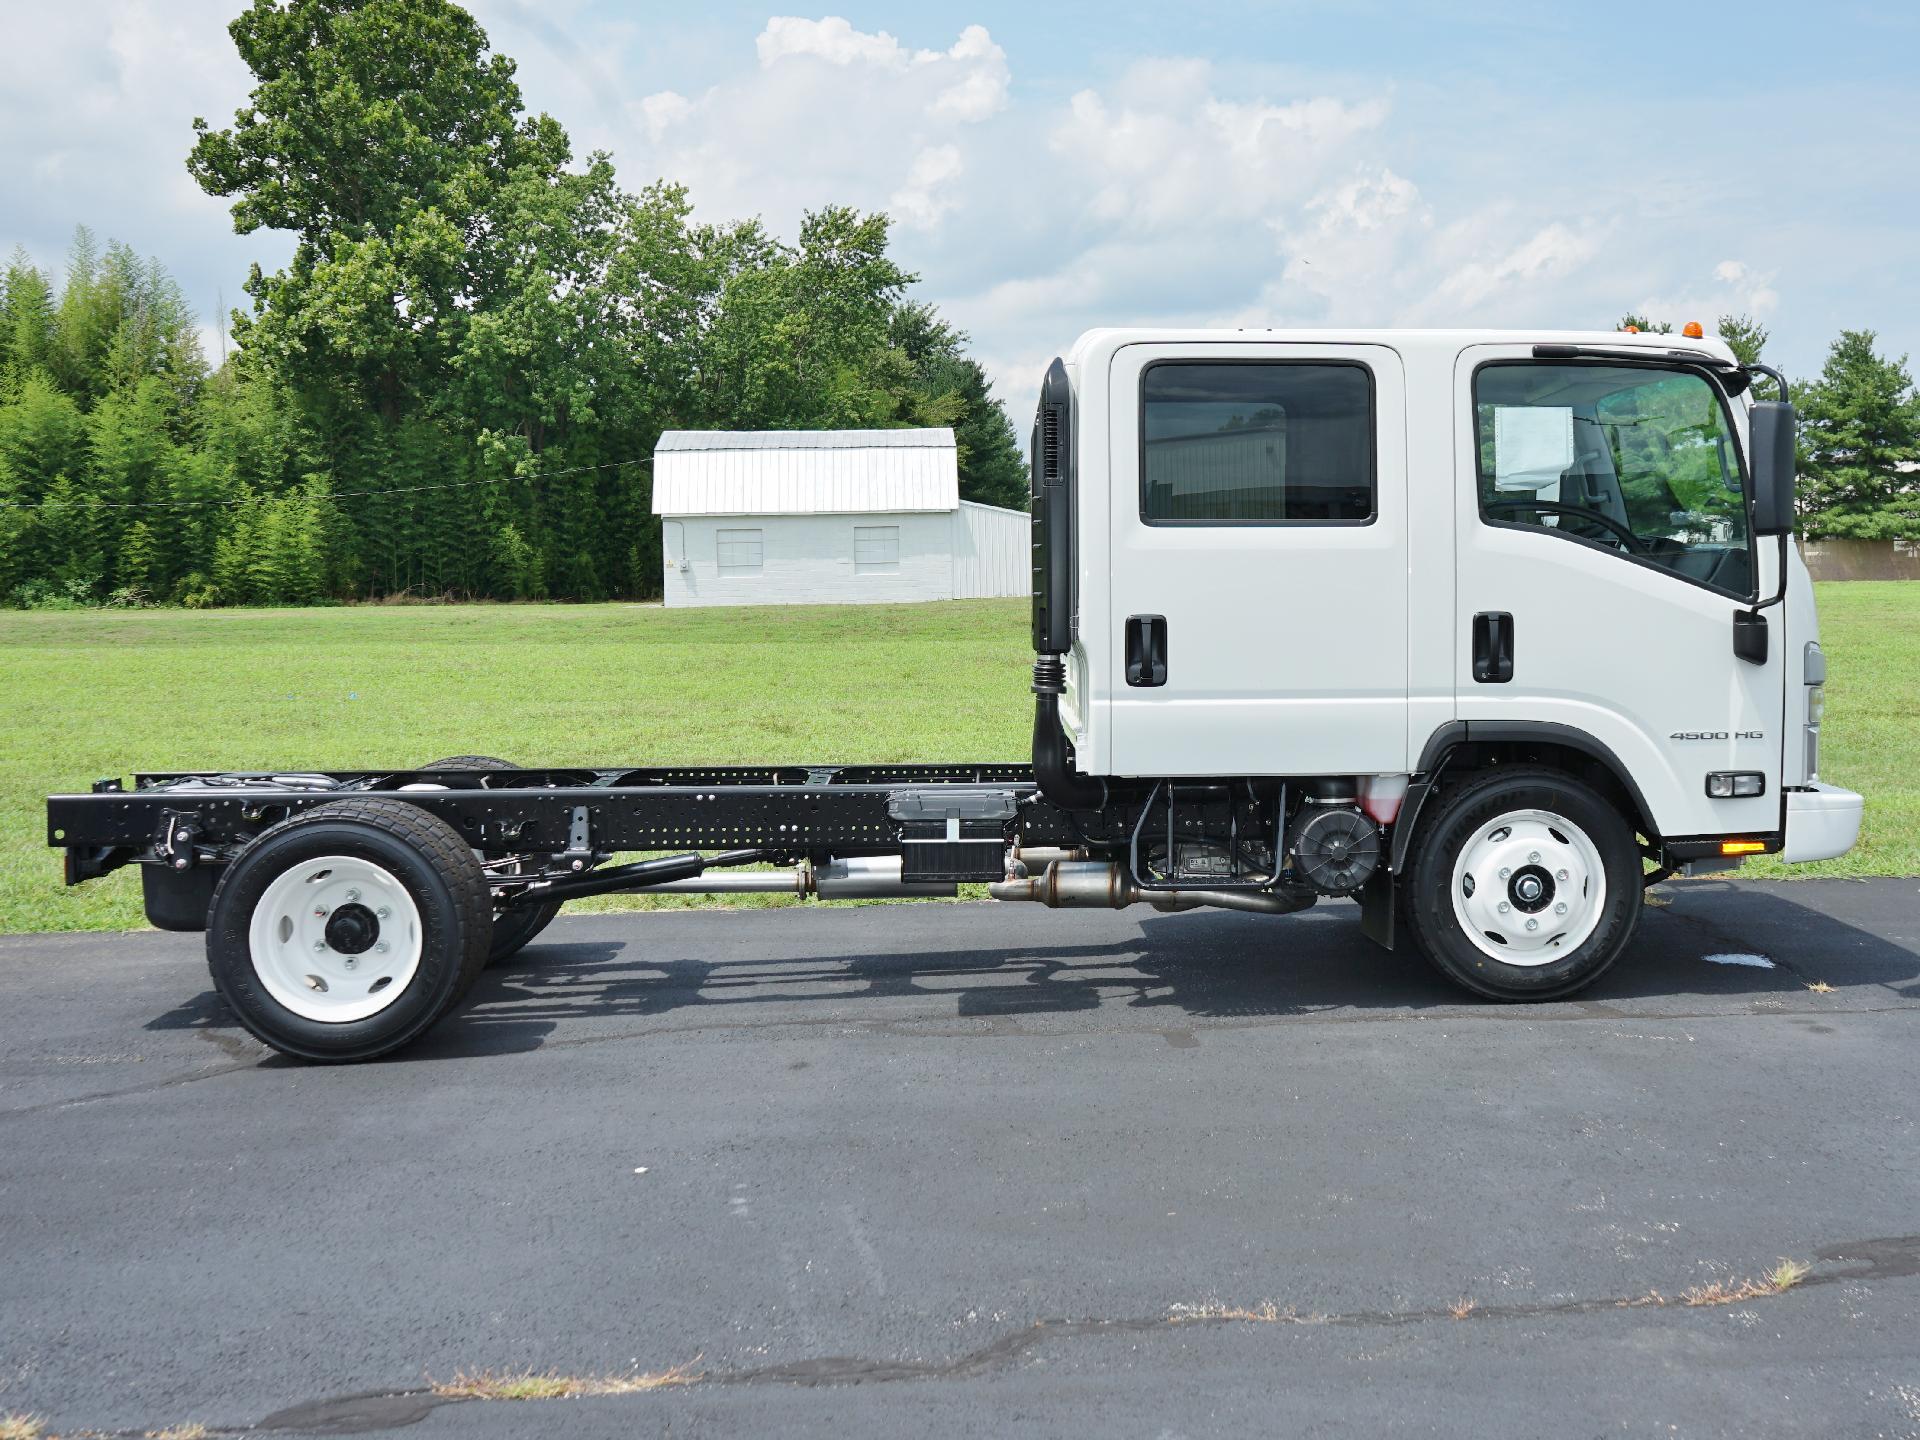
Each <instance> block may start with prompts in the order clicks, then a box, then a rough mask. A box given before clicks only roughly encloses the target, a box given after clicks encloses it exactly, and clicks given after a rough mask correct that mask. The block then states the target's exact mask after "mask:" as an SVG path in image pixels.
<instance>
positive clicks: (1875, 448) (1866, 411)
mask: <svg viewBox="0 0 1920 1440" xmlns="http://www.w3.org/2000/svg"><path fill="white" fill-rule="evenodd" d="M1874 340H1875V336H1874V332H1873V331H1871V330H1843V331H1841V332H1840V338H1839V339H1837V340H1835V341H1834V342H1833V345H1832V348H1831V349H1830V350H1829V351H1828V352H1827V361H1826V364H1825V366H1824V367H1823V368H1822V369H1821V372H1820V378H1819V379H1818V380H1815V381H1813V382H1812V383H1811V384H1807V383H1804V382H1803V383H1802V384H1801V385H1800V386H1798V387H1797V388H1796V392H1795V399H1796V401H1797V402H1798V409H1799V414H1800V456H1799V468H1800V474H1801V477H1802V483H1801V492H1800V493H1801V508H1802V510H1803V512H1804V513H1805V517H1806V520H1805V524H1806V530H1807V533H1808V534H1810V535H1833V536H1847V537H1851V538H1854V539H1861V540H1886V539H1909V540H1910V539H1916V538H1920V395H1916V394H1915V391H1914V385H1913V377H1912V376H1911V375H1910V374H1909V373H1908V371H1907V358H1906V356H1904V355H1903V356H1901V357H1900V358H1899V359H1898V360H1894V359H1890V358H1888V357H1886V356H1883V355H1881V354H1879V353H1878V352H1876V351H1875V349H1874Z"/></svg>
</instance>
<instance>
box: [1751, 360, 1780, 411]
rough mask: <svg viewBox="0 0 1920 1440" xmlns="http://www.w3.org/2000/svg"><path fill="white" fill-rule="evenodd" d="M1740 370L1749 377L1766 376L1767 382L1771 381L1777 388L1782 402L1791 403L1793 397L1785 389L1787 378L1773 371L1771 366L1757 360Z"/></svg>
mask: <svg viewBox="0 0 1920 1440" xmlns="http://www.w3.org/2000/svg"><path fill="white" fill-rule="evenodd" d="M1740 368H1741V369H1742V370H1744V371H1746V372H1747V374H1748V375H1749V376H1753V375H1764V376H1766V377H1767V378H1768V379H1769V380H1771V381H1773V383H1774V384H1775V385H1776V386H1778V387H1779V390H1780V398H1781V399H1782V400H1784V401H1786V402H1787V403H1789V404H1791V403H1792V402H1793V395H1792V393H1791V392H1790V391H1789V390H1788V389H1787V377H1786V376H1784V375H1782V374H1781V373H1780V372H1779V371H1778V370H1776V369H1774V368H1773V366H1771V365H1762V364H1761V363H1760V362H1759V361H1758V360H1754V361H1751V362H1749V363H1748V364H1745V365H1742V366H1741V367H1740Z"/></svg>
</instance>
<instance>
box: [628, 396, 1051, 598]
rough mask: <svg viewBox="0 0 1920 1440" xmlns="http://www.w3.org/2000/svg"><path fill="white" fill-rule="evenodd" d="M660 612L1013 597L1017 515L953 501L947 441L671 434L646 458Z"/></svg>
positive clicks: (1021, 569)
mask: <svg viewBox="0 0 1920 1440" xmlns="http://www.w3.org/2000/svg"><path fill="white" fill-rule="evenodd" d="M653 513H654V514H656V515H658V516H659V517H660V546H661V556H662V559H663V561H664V571H665V576H666V581H665V588H666V602H667V604H669V605H826V604H873V603H880V602H894V601H901V600H956V599H967V598H971V597H974V596H985V595H1024V594H1026V593H1027V591H1028V588H1029V586H1030V584H1031V579H1030V575H1031V561H1030V555H1031V546H1032V540H1031V535H1030V532H1029V529H1028V521H1027V514H1026V512H1025V511H1024V510H1003V509H1001V508H1000V507H998V506H996V505H976V504H974V503H973V502H972V501H971V500H962V499H961V498H960V472H959V466H958V462H957V458H956V454H955V451H954V443H953V431H951V430H947V429H938V430H669V431H667V432H666V433H665V434H664V435H662V436H661V437H660V443H659V444H658V445H657V446H655V447H654V452H653Z"/></svg>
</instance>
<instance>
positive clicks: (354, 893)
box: [347, 855, 1540, 900]
mask: <svg viewBox="0 0 1920 1440" xmlns="http://www.w3.org/2000/svg"><path fill="white" fill-rule="evenodd" d="M1533 858H1534V859H1536V860H1538V859H1539V858H1540V857H1539V856H1538V855H1536V856H1534V857H1533ZM359 898H360V892H359V891H358V890H349V891H347V899H349V900H358V899H359Z"/></svg>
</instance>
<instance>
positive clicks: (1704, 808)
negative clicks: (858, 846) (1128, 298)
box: [1033, 329, 1861, 998]
mask: <svg viewBox="0 0 1920 1440" xmlns="http://www.w3.org/2000/svg"><path fill="white" fill-rule="evenodd" d="M1776 386H1777V389H1778V394H1779V398H1778V399H1771V400H1762V399H1760V398H1759V397H1758V396H1757V395H1756V393H1755V392H1756V390H1757V389H1758V390H1766V391H1773V390H1774V389H1775V387H1776ZM1784 390H1785V384H1784V381H1782V380H1780V378H1779V377H1778V376H1777V375H1774V374H1772V372H1768V371H1764V370H1763V369H1761V368H1757V367H1756V368H1748V367H1743V366H1742V365H1741V364H1740V363H1739V361H1738V360H1737V359H1736V357H1735V356H1734V355H1733V353H1732V352H1731V351H1730V350H1729V349H1728V348H1727V347H1726V346H1725V345H1724V344H1723V343H1722V342H1720V341H1718V340H1716V339H1712V338H1706V337H1699V338H1691V337H1690V338H1684V339H1681V338H1676V337H1672V336H1665V335H1637V334H1615V333H1610V332H1599V333H1589V332H1573V333H1566V332H1507V331H1459V330H1381V331H1350V330H1343V331H1338V332H1334V331H1270V330H1235V331H1203V330H1192V331H1189V330H1119V329H1110V330H1096V331H1092V332H1089V333H1087V334H1086V335H1083V336H1082V337H1081V338H1080V339H1079V341H1078V342H1077V343H1076V344H1075V345H1074V346H1073V347H1072V349H1071V350H1069V351H1068V352H1067V354H1066V355H1065V356H1063V357H1062V358H1061V359H1060V360H1058V361H1056V362H1055V364H1054V366H1053V367H1052V368H1051V369H1050V370H1049V372H1048V375H1047V378H1046V380H1045V382H1044V385H1043V391H1042V397H1041V404H1040V409H1039V415H1038V418H1037V420H1036V425H1035V433H1034V461H1033V463H1034V485H1033V523H1034V529H1035V545H1034V554H1035V579H1034V643H1035V649H1036V651H1037V652H1038V654H1039V656H1040V664H1039V666H1038V667H1037V670H1036V675H1037V683H1036V689H1037V690H1039V691H1041V692H1042V693H1041V697H1040V703H1039V706H1038V708H1037V713H1036V732H1035V763H1036V771H1037V773H1038V775H1039V779H1040V782H1041V786H1042V788H1043V790H1046V791H1047V793H1049V795H1051V796H1054V797H1056V798H1058V799H1059V800H1060V801H1061V802H1062V803H1073V802H1078V803H1079V804H1081V805H1082V806H1086V805H1087V804H1088V802H1089V801H1090V800H1091V798H1092V796H1093V793H1094V792H1093V786H1094V784H1095V783H1098V784H1100V785H1102V786H1104V787H1105V794H1106V796H1108V797H1109V803H1110V797H1111V796H1112V795H1114V794H1116V793H1125V792H1129V791H1137V789H1138V787H1140V786H1141V785H1143V784H1144V785H1150V786H1155V787H1159V793H1160V794H1161V795H1162V796H1164V797H1165V803H1166V805H1167V806H1168V807H1169V808H1170V809H1171V810H1174V811H1177V810H1178V809H1179V808H1180V807H1179V801H1180V797H1181V796H1182V794H1183V793H1192V794H1195V795H1200V794H1203V793H1219V792H1218V789H1217V787H1220V786H1222V785H1224V786H1227V787H1229V788H1231V787H1233V786H1236V785H1238V786H1245V787H1251V788H1254V789H1257V788H1259V787H1261V786H1272V785H1274V784H1276V783H1279V784H1284V785H1286V786H1287V787H1288V788H1289V790H1290V792H1291V796H1290V798H1288V799H1283V800H1279V801H1277V802H1276V803H1278V804H1279V805H1280V807H1281V809H1282V810H1283V811H1284V812H1285V816H1286V824H1287V828H1286V829H1285V830H1284V831H1283V832H1282V838H1281V841H1280V844H1279V846H1278V853H1277V855H1276V857H1275V864H1276V866H1277V867H1278V869H1277V870H1276V872H1275V873H1276V875H1278V876H1280V877H1281V878H1282V879H1285V878H1287V877H1289V876H1291V877H1292V878H1296V879H1298V878H1302V877H1303V876H1304V877H1307V878H1311V875H1312V873H1313V869H1314V862H1315V861H1316V860H1317V859H1318V860H1324V859H1325V858H1326V857H1325V856H1316V855H1313V854H1306V855H1303V854H1302V853H1300V850H1299V848H1298V847H1297V846H1290V845H1289V843H1288V842H1289V837H1291V836H1292V835H1294V834H1295V833H1297V827H1298V821H1297V820H1296V819H1295V818H1294V816H1295V815H1296V814H1297V813H1298V812H1299V811H1300V810H1301V809H1302V808H1303V807H1313V810H1312V818H1315V819H1318V820H1320V821H1321V823H1322V826H1323V828H1324V829H1325V831H1326V834H1327V835H1328V836H1329V837H1331V838H1330V842H1329V843H1334V842H1337V843H1338V845H1339V846H1343V847H1345V848H1344V850H1343V853H1342V856H1341V857H1340V858H1345V856H1346V855H1349V854H1351V853H1352V852H1354V851H1355V850H1356V849H1357V850H1360V851H1366V850H1368V849H1369V846H1372V847H1374V848H1375V849H1376V850H1377V855H1376V856H1375V857H1374V858H1373V859H1372V861H1371V863H1370V864H1369V863H1366V861H1365V857H1363V861H1362V863H1356V864H1354V865H1352V866H1350V867H1348V868H1346V869H1344V870H1341V869H1338V868H1336V869H1335V870H1333V871H1331V872H1328V873H1330V874H1331V876H1332V878H1333V880H1334V882H1335V883H1334V885H1333V886H1332V887H1331V888H1329V887H1328V886H1326V885H1320V886H1318V887H1317V888H1319V889H1320V891H1321V893H1342V892H1343V891H1344V892H1345V893H1352V894H1357V895H1360V896H1362V898H1363V902H1364V903H1365V906H1366V908H1367V909H1368V911H1369V928H1370V930H1372V931H1373V932H1374V933H1376V934H1378V935H1380V936H1381V937H1382V938H1387V939H1391V937H1392V934H1393V931H1394V928H1395V925H1394V921H1395V919H1396V918H1398V919H1399V920H1400V921H1401V922H1403V924H1404V925H1410V927H1411V928H1412V929H1413V931H1414V934H1415V938H1416V939H1417V940H1418V941H1419V942H1420V943H1421V945H1422V948H1424V949H1427V950H1428V951H1429V952H1430V953H1432V952H1433V951H1434V950H1435V949H1436V948H1443V949H1447V950H1450V951H1451V952H1452V953H1453V955H1454V958H1455V960H1456V962H1457V963H1456V964H1454V965H1452V966H1446V965H1444V964H1443V968H1449V969H1452V970H1454V971H1455V973H1456V975H1457V978H1461V979H1462V980H1463V981H1465V982H1466V983H1468V984H1470V985H1474V986H1475V988H1479V989H1481V990H1483V991H1484V992H1485V993H1489V994H1496V995H1499V996H1501V997H1502V998H1517V997H1519V996H1525V995H1535V994H1541V993H1548V992H1555V993H1558V992H1560V991H1562V990H1563V989H1565V988H1571V984H1572V983H1585V981H1586V980H1587V979H1590V978H1591V974H1592V973H1597V972H1591V973H1590V971H1591V963H1592V962H1593V961H1594V959H1595V958H1596V953H1597V951H1606V950H1610V951H1611V952H1612V954H1617V953H1618V948H1619V946H1622V945H1624V943H1625V937H1626V935H1627V934H1629V933H1630V931H1631V927H1632V918H1631V913H1630V912H1629V911H1628V910H1627V909H1626V907H1625V906H1624V903H1609V902H1607V901H1606V900H1605V899H1604V897H1600V896H1598V895H1597V894H1596V892H1597V891H1599V890H1601V889H1604V888H1606V886H1607V884H1608V881H1609V876H1608V874H1607V872H1608V871H1609V870H1610V869H1613V870H1617V871H1618V874H1616V875H1614V876H1612V877H1611V882H1612V885H1613V888H1614V889H1615V890H1616V891H1621V892H1624V890H1625V889H1627V888H1631V889H1632V890H1633V891H1634V895H1633V906H1632V909H1633V910H1637V908H1638V894H1637V892H1638V890H1639V888H1640V887H1641V885H1642V883H1644V877H1645V875H1646V874H1652V875H1654V876H1655V877H1659V876H1663V875H1665V874H1668V873H1671V872H1673V871H1674V870H1677V869H1688V870H1691V871H1694V872H1696V873H1697V872H1698V871H1700V870H1703V869H1707V868H1724V867H1731V866H1732V865H1736V864H1738V863H1739V862H1740V860H1741V859H1743V858H1744V857H1745V856H1746V855H1749V854H1763V853H1782V854H1784V856H1785V858H1786V859H1788V860H1792V861H1799V860H1815V859H1823V858H1827V857H1830V856H1834V855H1839V854H1842V853H1844V852H1845V851H1846V850H1847V849H1848V848H1850V847H1851V845H1852V844H1853V842H1854V840H1855V838H1856V836H1857V833H1858V828H1859V821H1860V812H1861V801H1860V797H1859V796H1857V795H1854V794H1852V793H1851V792H1848V791H1844V790H1841V789H1839V788H1837V787H1834V786H1829V785H1825V784H1823V783H1822V782H1821V781H1820V779H1819V768H1818V767H1819V729H1820V704H1821V694H1822V692H1821V684H1822V682H1823V680H1824V678H1825V658H1824V656H1823V654H1822V652H1821V650H1820V645H1819V630H1818V621H1817V618H1816V614H1815V609H1814V600H1813V593H1812V587H1811V583H1810V580H1809V577H1808V574H1807V571H1806V569H1805V567H1804V565H1803V564H1802V563H1801V561H1800V558H1799V556H1798V553H1797V551H1796V550H1795V549H1794V548H1793V546H1792V544H1791V543H1790V539H1789V537H1788V535H1787V533H1786V532H1787V530H1788V529H1790V526H1791V513H1792V512H1791V458H1792V413H1791V409H1790V407H1789V406H1788V405H1787V404H1786V403H1785V399H1786V397H1785V394H1784ZM1049 690H1051V691H1053V692H1054V693H1052V694H1051V695H1049V694H1048V693H1047V692H1048V691H1049ZM1049 707H1051V710H1052V712H1053V714H1052V718H1051V719H1050V718H1049V716H1048V715H1047V713H1046V712H1047V711H1048V709H1049ZM1056 723H1057V729H1058V735H1057V737H1055V736H1054V735H1053V734H1052V733H1051V732H1052V729H1053V727H1054V725H1055V724H1056ZM1056 752H1057V754H1058V756H1059V757H1060V759H1061V760H1062V761H1063V762H1064V763H1055V761H1054V756H1055V753H1056ZM1207 785H1213V786H1215V787H1216V789H1215V791H1213V792H1207V791H1205V790H1204V787H1205V786H1207ZM1561 792H1564V793H1561ZM1502 796H1504V801H1505V802H1506V808H1504V809H1501V808H1499V807H1498V806H1497V805H1496V806H1495V808H1494V809H1493V811H1492V812H1491V813H1488V814H1486V815H1484V816H1482V817H1481V818H1480V819H1479V820H1477V821H1475V822H1473V823H1469V824H1464V825H1449V824H1445V823H1443V822H1445V821H1446V820H1447V819H1448V818H1449V817H1454V816H1456V812H1458V813H1465V812H1466V811H1476V812H1477V811H1478V810H1485V809H1486V808H1487V806H1486V804H1485V803H1483V802H1484V801H1485V800H1486V799H1487V798H1488V797H1495V798H1499V797H1502ZM1475 797H1479V799H1478V800H1476V798H1475ZM1563 802H1564V803H1563ZM1556 806H1560V807H1561V808H1556ZM1462 807H1464V809H1463V808H1462ZM1595 807H1598V810H1599V811H1604V812H1605V817H1604V818H1598V819H1595V820H1594V823H1593V824H1586V825H1583V824H1577V823H1575V821H1576V818H1577V817H1576V816H1575V815H1573V814H1572V813H1569V811H1570V808H1571V809H1581V810H1582V811H1583V812H1585V813H1587V814H1588V815H1589V816H1593V815H1595V814H1597V812H1596V810H1595ZM1334 809H1340V810H1345V811H1348V812H1352V813H1357V814H1358V815H1359V816H1361V817H1363V819H1364V820H1365V822H1367V825H1368V826H1370V827H1371V828H1372V830H1373V832H1374V833H1373V834H1372V835H1371V836H1369V835H1368V834H1367V833H1365V827H1363V826H1362V825H1360V824H1357V823H1356V824H1346V825H1332V824H1331V823H1330V822H1327V821H1325V819H1324V814H1325V812H1328V811H1331V810H1334ZM1182 818H1183V819H1184V820H1185V821H1187V822H1190V823H1189V829H1190V830H1191V831H1192V832H1193V833H1195V834H1199V833H1201V832H1203V831H1204V830H1205V829H1206V825H1207V821H1206V818H1205V816H1204V815H1202V814H1201V813H1200V812H1199V811H1197V810H1192V809H1191V807H1190V813H1189V814H1188V815H1187V816H1185V817H1182ZM1595 825H1597V826H1598V827H1599V828H1600V829H1604V830H1606V831H1608V832H1610V833H1609V835H1608V836H1607V837H1604V841H1603V838H1599V837H1596V836H1595V835H1594V834H1593V833H1591V831H1592V830H1593V828H1594V827H1595ZM1443 831H1444V832H1445V833H1444V834H1443V833H1442V832H1443ZM1456 832H1457V833H1456ZM1503 832H1504V833H1503ZM1180 833H1184V832H1182V831H1181V830H1180V828H1179V827H1178V826H1175V827H1174V829H1172V830H1169V831H1168V837H1169V838H1168V859H1167V862H1166V863H1167V864H1168V865H1169V866H1170V869H1169V870H1167V871H1165V872H1163V873H1164V874H1168V875H1174V876H1177V875H1179V874H1180V872H1181V866H1180V862H1179V860H1178V857H1177V856H1175V855H1174V854H1173V853H1172V852H1173V849H1174V847H1175V840H1174V837H1175V836H1176V835H1178V834H1180ZM1212 840H1213V843H1214V848H1215V849H1217V848H1218V847H1219V837H1218V836H1213V837H1212ZM1436 844H1437V845H1439V846H1440V848H1441V849H1442V850H1444V851H1445V852H1446V854H1445V855H1444V856H1442V857H1441V860H1442V861H1444V863H1441V864H1440V869H1441V870H1443V871H1444V872H1445V873H1444V874H1439V873H1438V872H1436V871H1435V870H1434V864H1435V863H1440V862H1435V861H1433V857H1432V856H1430V855H1428V854H1427V853H1426V852H1427V851H1428V850H1429V849H1430V848H1431V847H1432V846H1434V845H1436ZM1628 846H1630V848H1631V856H1630V859H1631V865H1630V866H1628V865H1625V864H1615V863H1612V862H1616V861H1619V860H1620V859H1621V857H1622V855H1623V853H1624V851H1625V849H1626V847H1628ZM1609 852H1611V854H1610V853H1609ZM1529 857H1533V858H1529ZM1195 858H1196V860H1198V859H1202V858H1207V857H1205V856H1203V855H1202V853H1201V852H1200V851H1199V850H1196V852H1195ZM1231 860H1232V857H1230V861H1231ZM1211 861H1212V863H1213V864H1214V865H1215V866H1218V864H1219V863H1220V861H1219V857H1218V856H1217V855H1216V856H1212V857H1211ZM1429 862H1432V863H1429ZM1233 863H1237V862H1233ZM1134 868H1135V874H1134V877H1133V878H1134V879H1135V880H1136V881H1141V880H1145V879H1147V878H1148V877H1146V876H1145V875H1143V874H1141V873H1139V867H1138V866H1137V865H1136V866H1135V867H1134ZM1229 868H1232V863H1230V864H1229ZM1523 871H1524V872H1527V873H1526V874H1525V875H1524V876H1523V877H1522V880H1521V882H1520V883H1519V885H1518V887H1517V888H1516V885H1515V880H1514V877H1515V876H1516V875H1520V874H1521V872H1523ZM1536 871H1537V872H1540V873H1538V874H1536V873H1533V872H1536ZM1562 877H1564V878H1562ZM1576 890H1583V893H1581V894H1575V893H1574V892H1575V891H1576ZM1429 892H1431V893H1429ZM1542 897H1545V899H1544V900H1543V899H1542ZM1612 899H1613V902H1623V901H1624V894H1623V893H1617V894H1615V895H1614V896H1613V897H1612ZM1536 905H1537V906H1538V908H1535V907H1536ZM1616 912H1617V913H1616ZM1568 917H1575V919H1578V920H1580V921H1581V923H1574V920H1570V919H1569V918H1568ZM1582 937H1584V939H1583V938H1582ZM1609 937H1610V938H1609ZM1603 938H1606V939H1608V942H1609V943H1608V944H1606V945H1600V946H1588V945H1587V944H1585V943H1584V942H1585V941H1596V942H1597V941H1599V940H1601V939H1603ZM1452 942H1459V943H1452ZM1582 951H1587V952H1588V953H1587V954H1586V961H1587V962H1588V963H1582V964H1574V965H1568V964H1567V963H1566V962H1567V961H1568V960H1569V958H1570V957H1572V956H1574V955H1576V954H1577V953H1580V952H1582ZM1437 958H1438V957H1437ZM1606 958H1607V959H1609V960H1610V958H1611V955H1607V956H1606ZM1520 972H1526V973H1520Z"/></svg>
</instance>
